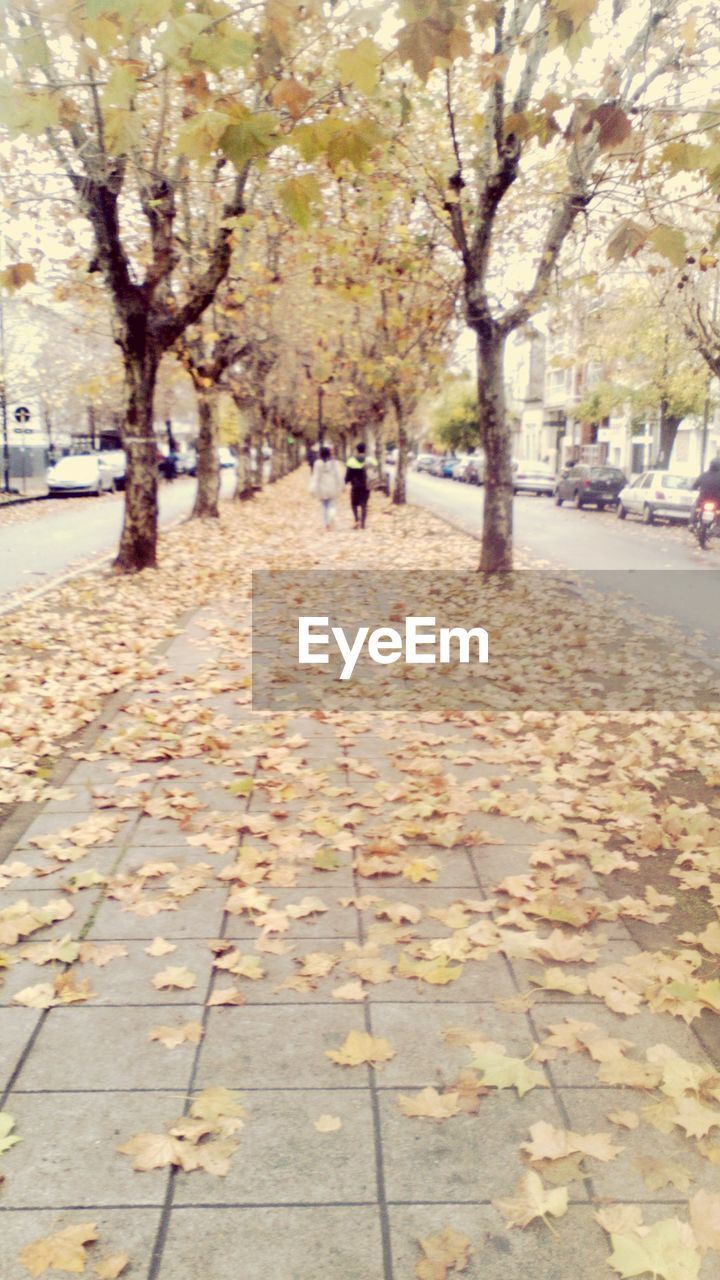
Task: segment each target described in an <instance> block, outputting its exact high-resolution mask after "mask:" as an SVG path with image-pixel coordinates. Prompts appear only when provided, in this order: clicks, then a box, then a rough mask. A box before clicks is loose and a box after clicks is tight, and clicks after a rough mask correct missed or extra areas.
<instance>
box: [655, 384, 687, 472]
mask: <svg viewBox="0 0 720 1280" xmlns="http://www.w3.org/2000/svg"><path fill="white" fill-rule="evenodd" d="M681 421H682V419H681V418H679V417H678V416H677V414H673V413H670V412H669V411H668V402H667V399H666V397H665V396H663V398H662V400H661V401H660V447H659V449H658V456H657V458H656V466H658V467H669V466H670V458H671V457H672V451H673V448H674V446H675V437H676V435H677V429H678V427H679V426H680V423H681Z"/></svg>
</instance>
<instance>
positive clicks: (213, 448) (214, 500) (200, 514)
mask: <svg viewBox="0 0 720 1280" xmlns="http://www.w3.org/2000/svg"><path fill="white" fill-rule="evenodd" d="M196 395H197V407H198V421H199V430H198V443H197V489H196V492H195V505H194V507H193V509H192V515H193V518H201V519H205V518H209V519H217V517H218V516H219V514H220V510H219V507H218V499H219V496H220V464H219V461H218V451H217V441H218V421H217V401H216V393H215V389H214V388H213V389H212V390H210V391H207V390H202V389H201V388H199V387H197V388H196Z"/></svg>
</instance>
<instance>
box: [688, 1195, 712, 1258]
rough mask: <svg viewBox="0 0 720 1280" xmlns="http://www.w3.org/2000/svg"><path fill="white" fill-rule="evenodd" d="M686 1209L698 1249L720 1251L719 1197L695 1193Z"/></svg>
mask: <svg viewBox="0 0 720 1280" xmlns="http://www.w3.org/2000/svg"><path fill="white" fill-rule="evenodd" d="M688 1207H689V1210H690V1225H691V1227H692V1229H693V1234H694V1236H695V1239H696V1240H697V1243H698V1246H699V1248H700V1249H718V1250H720V1195H711V1194H710V1192H709V1191H696V1192H695V1195H694V1196H693V1198H692V1200H691V1201H690V1204H689V1206H688Z"/></svg>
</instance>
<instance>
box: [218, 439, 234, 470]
mask: <svg viewBox="0 0 720 1280" xmlns="http://www.w3.org/2000/svg"><path fill="white" fill-rule="evenodd" d="M218 462H219V463H220V467H221V468H222V467H235V466H237V458H236V457H235V454H234V453H233V452H232V450H231V449H229V448H228V446H227V445H226V444H221V445H220V446H219V448H218Z"/></svg>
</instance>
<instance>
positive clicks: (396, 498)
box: [392, 396, 408, 507]
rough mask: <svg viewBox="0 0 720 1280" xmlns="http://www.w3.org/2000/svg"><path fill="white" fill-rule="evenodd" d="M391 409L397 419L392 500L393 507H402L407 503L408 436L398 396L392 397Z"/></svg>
mask: <svg viewBox="0 0 720 1280" xmlns="http://www.w3.org/2000/svg"><path fill="white" fill-rule="evenodd" d="M393 408H394V410H395V417H396V418H397V466H396V468H395V484H394V487H393V496H392V500H393V505H394V506H396V507H404V506H405V503H406V502H407V456H408V434H407V427H406V426H405V415H404V414H403V410H402V403H401V401H400V397H399V396H396V397H393Z"/></svg>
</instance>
